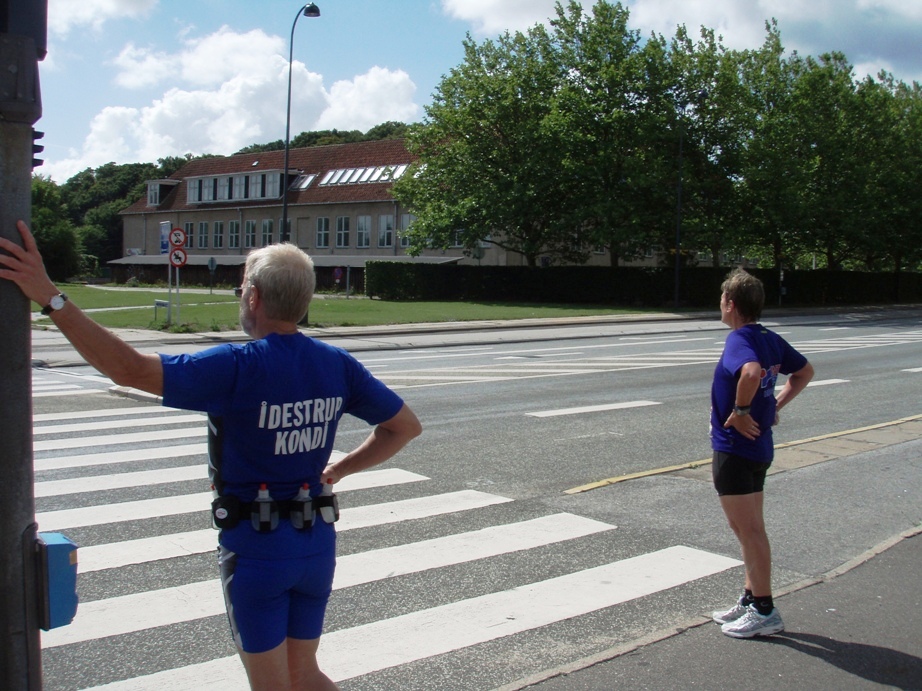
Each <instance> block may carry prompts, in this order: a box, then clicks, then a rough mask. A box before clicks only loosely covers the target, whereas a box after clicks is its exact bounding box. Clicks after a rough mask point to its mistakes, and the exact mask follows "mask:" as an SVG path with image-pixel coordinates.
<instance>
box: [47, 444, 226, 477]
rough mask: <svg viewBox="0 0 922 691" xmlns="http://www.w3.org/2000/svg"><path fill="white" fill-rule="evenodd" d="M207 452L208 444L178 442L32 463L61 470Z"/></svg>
mask: <svg viewBox="0 0 922 691" xmlns="http://www.w3.org/2000/svg"><path fill="white" fill-rule="evenodd" d="M207 453H208V444H177V445H176V446H160V447H157V448H146V449H127V450H121V451H107V452H104V453H88V454H80V455H77V456H52V457H51V458H36V459H35V460H34V461H33V462H32V465H33V466H34V468H35V472H40V471H43V470H60V469H61V468H82V467H85V466H90V465H109V464H112V463H134V462H137V461H152V460H162V459H166V458H182V457H184V456H199V455H203V454H207Z"/></svg>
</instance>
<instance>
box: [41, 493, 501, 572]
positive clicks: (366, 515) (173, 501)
mask: <svg viewBox="0 0 922 691" xmlns="http://www.w3.org/2000/svg"><path fill="white" fill-rule="evenodd" d="M211 499H212V495H211V492H203V493H200V494H185V495H180V496H174V497H161V498H158V499H142V500H138V501H130V502H123V503H118V504H103V505H99V506H85V507H83V508H79V509H61V510H59V511H47V512H45V513H39V514H36V516H35V520H36V521H37V522H38V524H39V527H40V529H41V530H43V531H55V530H66V529H68V528H79V527H85V526H93V525H105V524H107V523H121V522H124V521H135V520H143V519H147V518H156V517H159V516H172V515H177V514H183V513H194V512H196V511H206V510H207V509H208V508H209V507H210V506H211ZM510 501H512V499H508V498H506V497H500V496H497V495H495V494H487V493H485V492H477V491H475V490H461V491H459V492H449V493H447V494H437V495H433V496H429V497H418V498H414V499H405V500H403V501H392V502H388V503H386V504H370V505H368V506H357V507H354V508H347V509H343V512H342V515H341V516H340V519H339V523H337V524H336V526H337V530H339V531H343V530H355V529H357V528H369V527H372V526H377V525H386V524H389V523H397V522H398V521H410V520H416V519H419V518H429V517H430V516H441V515H443V514H446V513H455V512H458V511H470V510H472V509H481V508H485V507H487V506H492V505H494V504H503V503H506V502H510ZM195 532H199V531H193V533H184V535H189V536H190V537H189V539H191V540H193V541H194V540H195V538H194V537H192V535H193V534H194V533H195ZM200 532H201V533H209V534H211V535H212V536H213V535H214V532H213V531H211V530H205V531H200ZM173 539H175V535H166V536H163V541H164V542H165V543H166V544H169V542H170V541H171V540H173ZM131 542H132V543H134V542H138V543H143V545H146V546H148V547H151V546H153V545H155V544H159V543H158V542H157V541H156V540H155V539H154V538H145V539H143V540H137V541H131ZM118 545H119V549H123V550H126V552H127V549H126V545H125V543H118ZM213 546H214V542H213V541H212V547H213ZM103 547H106V546H105V545H100V547H99V548H96V549H98V550H99V552H103V551H104V550H103V549H102V548H103ZM90 549H94V548H92V547H89V548H83V549H81V550H78V559H81V561H82V558H83V557H82V555H83V553H84V551H85V550H90ZM209 549H211V548H209ZM142 550H143V547H142ZM132 551H133V550H132ZM206 551H207V550H206ZM157 558H160V557H157ZM149 560H150V559H147V558H145V559H143V560H142V561H149ZM126 563H140V562H126ZM123 565H124V564H123ZM104 568H111V567H104Z"/></svg>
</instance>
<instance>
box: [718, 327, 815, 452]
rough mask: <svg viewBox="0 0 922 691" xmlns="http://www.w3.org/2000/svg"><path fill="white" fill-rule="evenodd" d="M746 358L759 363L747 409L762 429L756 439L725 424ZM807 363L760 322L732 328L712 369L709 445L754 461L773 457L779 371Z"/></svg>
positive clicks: (787, 372)
mask: <svg viewBox="0 0 922 691" xmlns="http://www.w3.org/2000/svg"><path fill="white" fill-rule="evenodd" d="M747 362H758V363H759V365H761V367H762V377H761V382H760V384H759V389H758V390H757V391H756V395H755V397H754V398H753V399H752V409H751V410H750V413H749V414H750V415H751V416H752V418H753V419H754V420H755V421H756V422H757V423H758V425H759V430H760V431H761V434H760V435H759V436H758V437H757V438H756V439H755V440H749V439H746V437H744V436H743V435H742V434H740V433H739V432H737V431H736V430H735V429H733V428H732V427H729V428H726V429H725V428H724V423H725V422H726V421H727V418H728V417H730V413H731V412H733V406H734V405H735V404H736V385H737V382H738V381H739V373H740V370H741V369H742V367H743V365H745V364H746V363H747ZM806 364H807V358H805V357H804V356H803V355H801V354H800V353H798V352H797V351H796V350H794V348H793V347H792V346H791V344H790V343H788V342H787V341H785V340H784V339H783V338H782V337H781V336H779V335H778V334H776V333H775V332H773V331H769V330H768V329H766V328H765V327H764V326H762V325H761V324H747V325H745V326H742V327H740V328H739V329H734V330H733V331H731V332H730V334H729V335H728V336H727V341H726V343H725V345H724V351H723V354H722V355H721V356H720V360H719V361H718V362H717V368H716V369H715V370H714V383H713V385H712V386H711V447H712V448H713V449H714V451H724V452H727V453H732V454H735V455H737V456H742V457H743V458H748V459H750V460H753V461H763V462H766V463H769V462H771V460H772V458H773V457H774V443H773V441H772V425H773V424H774V423H775V384H776V382H777V381H778V375H779V374H784V375H788V374H791V373H793V372H797V371H799V370H801V369H803V367H804V366H805V365H806Z"/></svg>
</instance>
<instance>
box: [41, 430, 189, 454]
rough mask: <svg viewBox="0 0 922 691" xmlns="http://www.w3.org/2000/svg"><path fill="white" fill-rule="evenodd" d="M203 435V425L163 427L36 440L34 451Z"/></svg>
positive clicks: (137, 442)
mask: <svg viewBox="0 0 922 691" xmlns="http://www.w3.org/2000/svg"><path fill="white" fill-rule="evenodd" d="M204 436H205V425H201V426H197V427H189V428H186V429H165V430H157V431H155V432H138V433H136V434H107V435H104V436H101V437H70V438H68V439H49V440H47V441H37V442H35V444H34V445H33V448H34V450H35V451H59V450H61V449H79V448H83V447H86V446H112V445H114V444H139V443H143V442H148V441H154V442H158V441H164V440H165V439H189V438H196V437H204Z"/></svg>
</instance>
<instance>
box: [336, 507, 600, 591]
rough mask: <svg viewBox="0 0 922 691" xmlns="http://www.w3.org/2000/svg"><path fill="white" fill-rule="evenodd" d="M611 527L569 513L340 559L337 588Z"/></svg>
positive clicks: (502, 552) (515, 549)
mask: <svg viewBox="0 0 922 691" xmlns="http://www.w3.org/2000/svg"><path fill="white" fill-rule="evenodd" d="M614 529H615V526H613V525H611V524H609V523H602V522H601V521H596V520H592V519H590V518H583V517H581V516H576V515H574V514H569V513H559V514H554V515H552V516H543V517H541V518H534V519H532V520H528V521H521V522H519V523H511V524H505V525H497V526H490V527H488V528H483V529H481V530H474V531H471V532H466V533H458V534H455V535H448V536H446V537H440V538H434V539H432V540H423V541H421V542H412V543H410V544H406V545H398V546H396V547H384V548H382V549H376V550H369V551H367V552H359V553H357V554H350V555H347V556H344V557H337V565H336V576H335V577H334V580H333V588H334V590H335V589H339V588H348V587H351V586H354V585H361V584H363V583H371V582H372V581H378V580H383V579H385V578H391V577H393V576H400V575H403V574H408V573H417V572H419V571H427V570H429V569H435V568H441V567H444V566H451V565H452V564H463V563H465V562H470V561H475V560H477V559H486V558H487V557H494V556H498V555H500V554H508V553H511V552H521V551H523V550H527V549H534V548H536V547H542V546H544V545H550V544H553V543H556V542H563V541H565V540H575V539H576V538H579V537H585V536H586V535H593V534H595V533H601V532H604V531H606V530H614Z"/></svg>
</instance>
